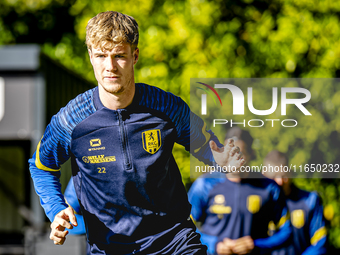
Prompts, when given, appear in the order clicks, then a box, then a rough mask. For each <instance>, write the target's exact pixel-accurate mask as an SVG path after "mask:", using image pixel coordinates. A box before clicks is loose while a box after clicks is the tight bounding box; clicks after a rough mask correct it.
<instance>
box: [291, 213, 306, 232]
mask: <svg viewBox="0 0 340 255" xmlns="http://www.w3.org/2000/svg"><path fill="white" fill-rule="evenodd" d="M291 217H292V224H293V226H294V227H296V228H302V227H303V226H304V225H305V214H304V213H303V210H294V211H293V212H292V214H291Z"/></svg>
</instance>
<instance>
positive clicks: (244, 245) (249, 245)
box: [233, 236, 255, 254]
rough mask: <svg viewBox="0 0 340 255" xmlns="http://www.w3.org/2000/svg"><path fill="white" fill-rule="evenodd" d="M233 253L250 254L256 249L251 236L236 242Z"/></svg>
mask: <svg viewBox="0 0 340 255" xmlns="http://www.w3.org/2000/svg"><path fill="white" fill-rule="evenodd" d="M234 241H235V243H234V247H233V252H234V253H236V254H248V253H250V252H251V251H252V250H253V249H254V247H255V246H254V241H253V239H252V238H251V237H250V236H244V237H241V238H239V239H236V240H234Z"/></svg>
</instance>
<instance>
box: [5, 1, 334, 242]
mask: <svg viewBox="0 0 340 255" xmlns="http://www.w3.org/2000/svg"><path fill="white" fill-rule="evenodd" d="M55 10H60V11H63V16H61V15H60V14H58V13H60V12H55ZM106 10H116V11H120V12H123V13H126V14H129V15H131V16H133V17H134V18H135V19H136V20H137V21H138V23H139V26H140V44H139V48H140V59H139V62H138V63H137V65H136V74H135V75H136V81H137V82H145V83H148V84H151V85H155V86H158V87H160V88H163V89H165V90H168V91H171V92H173V93H174V94H176V95H179V96H181V97H182V98H183V99H184V100H185V101H186V102H188V103H189V94H190V93H189V92H190V86H189V84H190V78H216V77H234V78H250V77H273V78H274V77H281V78H282V77H304V78H305V77H310V78H316V77H320V78H331V77H337V76H338V75H339V69H340V25H339V24H340V23H339V11H340V2H339V1H329V0H322V1H320V0H300V1H293V0H274V1H268V0H242V1H235V0H226V1H222V0H217V1H208V0H185V1H170V0H153V1H149V0H134V1H132V0H128V1H118V0H110V1H109V0H103V1H90V0H72V1H68V0H30V1H24V0H4V1H2V2H1V3H0V34H1V36H0V44H11V43H40V44H41V45H42V49H43V52H44V53H46V54H47V55H49V56H50V57H51V58H53V59H55V60H57V61H59V62H61V63H62V64H63V65H65V66H66V67H68V68H69V69H71V70H73V71H75V72H77V73H79V74H80V75H82V76H83V77H85V78H86V79H88V80H90V81H95V79H94V75H93V71H92V67H91V65H90V62H89V59H88V55H87V50H86V46H85V44H84V40H85V27H86V24H87V21H88V20H89V19H90V18H91V17H93V16H94V15H96V14H97V13H98V12H102V11H106ZM65 13H66V14H65ZM58 17H59V18H60V17H61V18H62V19H58ZM310 89H311V90H318V94H319V100H318V102H316V103H315V104H313V105H312V106H311V107H312V108H311V109H310V111H311V112H312V114H313V115H314V116H319V118H318V120H319V121H315V120H316V118H313V120H310V121H309V120H306V121H304V125H303V126H301V128H300V129H299V130H296V132H294V134H293V133H289V132H282V129H280V128H275V129H273V130H272V131H271V132H270V133H268V132H267V133H265V132H264V131H261V130H254V131H252V132H253V133H252V134H253V135H254V137H255V136H256V137H258V138H259V139H260V140H261V143H260V142H259V141H257V142H255V144H254V149H255V150H257V157H258V158H257V161H256V162H255V163H259V162H261V161H262V159H263V157H264V155H265V153H266V152H267V151H269V150H271V149H273V148H276V149H279V150H281V151H283V152H289V154H290V155H291V157H290V160H291V161H292V162H294V163H300V162H302V163H310V162H312V161H313V158H314V157H315V153H316V152H321V153H322V157H323V160H324V161H325V162H333V163H335V162H337V163H339V152H340V151H339V140H340V138H339V132H340V119H339V118H338V117H337V116H339V114H340V110H339V109H340V107H339V106H340V89H339V88H338V87H334V86H332V85H328V86H324V87H323V88H322V89H320V86H314V87H311V88H310ZM269 98H270V97H269ZM262 106H263V107H264V109H266V105H261V107H262ZM326 124H327V125H326ZM278 137H279V138H280V139H278ZM222 138H223V137H221V139H222ZM313 153H314V154H313ZM174 154H175V157H176V160H177V162H178V164H179V167H180V169H181V172H182V176H183V180H184V182H185V183H186V184H190V182H191V181H192V180H190V173H189V171H190V170H189V166H188V164H189V163H188V162H189V154H188V153H187V152H185V151H184V150H183V149H182V148H180V147H179V146H176V147H175V149H174ZM295 182H296V184H297V185H298V186H300V187H303V188H305V189H307V190H317V191H318V192H319V193H320V195H321V196H322V198H323V203H324V205H325V208H327V209H325V210H326V212H327V213H326V214H327V216H328V218H329V220H330V232H329V233H330V234H329V237H330V242H331V244H332V245H333V246H335V247H337V248H339V247H340V203H339V201H340V197H339V196H340V188H338V187H339V185H338V184H339V180H328V179H327V180H320V179H297V180H295Z"/></svg>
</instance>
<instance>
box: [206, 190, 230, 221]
mask: <svg viewBox="0 0 340 255" xmlns="http://www.w3.org/2000/svg"><path fill="white" fill-rule="evenodd" d="M225 204H226V200H225V197H224V196H223V195H222V194H220V195H216V196H215V197H214V203H213V205H211V206H210V207H209V210H210V212H211V213H215V214H217V217H218V218H219V219H222V218H223V216H224V214H230V213H231V211H232V208H231V207H230V206H226V205H225Z"/></svg>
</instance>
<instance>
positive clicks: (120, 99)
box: [98, 84, 136, 110]
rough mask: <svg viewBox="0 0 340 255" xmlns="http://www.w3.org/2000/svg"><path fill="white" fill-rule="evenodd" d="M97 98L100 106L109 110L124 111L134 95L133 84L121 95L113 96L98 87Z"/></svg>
mask: <svg viewBox="0 0 340 255" xmlns="http://www.w3.org/2000/svg"><path fill="white" fill-rule="evenodd" d="M98 89H99V98H100V101H101V102H102V104H103V105H104V106H105V107H106V108H108V109H110V110H118V109H124V108H126V107H127V106H129V105H130V104H131V103H132V100H133V98H134V95H135V90H136V89H135V84H133V86H129V88H128V89H126V90H125V91H123V92H122V93H117V94H113V93H110V92H108V91H106V90H105V89H104V88H103V87H101V86H98Z"/></svg>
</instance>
